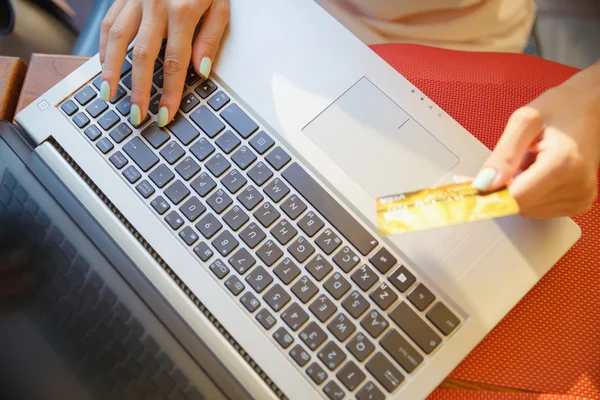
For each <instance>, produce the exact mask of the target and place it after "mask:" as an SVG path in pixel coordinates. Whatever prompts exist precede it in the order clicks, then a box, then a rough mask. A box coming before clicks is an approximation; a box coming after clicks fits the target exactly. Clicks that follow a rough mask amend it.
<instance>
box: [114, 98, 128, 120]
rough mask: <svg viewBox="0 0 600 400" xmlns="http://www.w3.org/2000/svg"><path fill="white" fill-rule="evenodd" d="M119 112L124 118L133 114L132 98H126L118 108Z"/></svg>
mask: <svg viewBox="0 0 600 400" xmlns="http://www.w3.org/2000/svg"><path fill="white" fill-rule="evenodd" d="M116 109H117V111H118V112H119V113H120V114H121V115H122V116H124V117H126V116H128V115H129V113H130V112H131V96H127V97H125V98H124V99H123V100H121V102H120V103H119V104H117V107H116Z"/></svg>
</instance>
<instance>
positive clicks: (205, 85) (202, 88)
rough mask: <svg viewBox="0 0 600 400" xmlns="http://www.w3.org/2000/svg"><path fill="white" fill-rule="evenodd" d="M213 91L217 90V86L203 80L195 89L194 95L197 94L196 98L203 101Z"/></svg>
mask: <svg viewBox="0 0 600 400" xmlns="http://www.w3.org/2000/svg"><path fill="white" fill-rule="evenodd" d="M215 90H217V85H215V83H214V82H213V81H211V80H210V79H207V80H205V81H204V82H202V83H201V84H200V85H198V87H196V93H198V96H200V97H202V98H203V99H206V98H207V97H208V96H210V95H211V94H213V93H214V91H215Z"/></svg>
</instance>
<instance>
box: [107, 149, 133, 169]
mask: <svg viewBox="0 0 600 400" xmlns="http://www.w3.org/2000/svg"><path fill="white" fill-rule="evenodd" d="M109 160H110V162H111V163H112V165H114V166H115V168H117V169H121V168H123V167H124V166H126V165H127V163H129V160H127V158H125V156H124V155H123V153H121V152H120V151H116V152H115V153H113V155H112V156H110V158H109Z"/></svg>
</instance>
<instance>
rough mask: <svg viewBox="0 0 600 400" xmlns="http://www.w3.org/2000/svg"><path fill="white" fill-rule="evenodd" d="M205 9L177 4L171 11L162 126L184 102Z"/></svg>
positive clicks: (164, 72) (161, 113)
mask: <svg viewBox="0 0 600 400" xmlns="http://www.w3.org/2000/svg"><path fill="white" fill-rule="evenodd" d="M204 11H205V10H204V9H202V7H200V9H195V10H194V11H193V12H192V13H190V11H189V10H188V9H187V8H186V7H182V8H178V6H175V7H174V8H171V9H170V10H169V32H168V38H167V47H166V49H165V59H164V64H163V74H164V87H163V91H162V95H161V98H160V111H159V112H158V126H160V127H163V126H165V125H167V124H168V123H169V122H170V121H171V120H172V119H173V117H174V116H175V113H176V112H177V109H178V108H179V104H180V103H181V94H182V93H183V86H184V83H185V77H186V74H187V69H188V67H189V65H190V58H191V55H192V40H193V36H194V28H195V27H196V25H197V24H198V20H199V19H200V15H202V14H201V13H202V12H204Z"/></svg>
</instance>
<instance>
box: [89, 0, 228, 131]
mask: <svg viewBox="0 0 600 400" xmlns="http://www.w3.org/2000/svg"><path fill="white" fill-rule="evenodd" d="M201 18H202V26H201V28H200V31H199V33H198V35H197V36H196V38H195V39H194V33H195V30H196V27H197V25H198V23H199V22H200V19H201ZM228 22H229V0H115V2H114V4H113V5H112V7H111V8H110V10H109V11H108V13H107V14H106V17H105V18H104V20H103V21H102V29H101V35H100V62H101V63H102V64H103V67H102V85H101V88H100V94H101V97H102V99H103V100H104V101H108V100H109V99H111V98H113V97H114V96H115V95H116V91H117V85H118V84H119V80H120V74H121V68H122V66H123V61H124V60H125V55H126V54H127V47H128V46H129V44H130V43H131V41H132V40H133V39H134V38H135V37H136V35H137V38H136V42H135V46H134V49H133V54H132V60H133V76H132V78H133V79H132V87H131V114H130V117H129V118H130V121H131V123H132V124H133V125H139V123H140V122H141V121H143V120H144V118H145V117H146V114H147V110H148V105H149V103H150V88H151V85H152V77H153V74H154V61H155V60H156V58H157V57H158V54H159V52H160V49H161V45H162V40H163V38H165V37H166V38H167V47H166V51H165V57H164V86H163V92H162V97H161V99H160V106H159V113H158V124H159V125H160V126H161V127H162V126H165V125H166V124H168V123H169V122H170V121H171V120H172V119H173V117H174V116H175V113H176V112H177V109H178V108H179V104H180V102H181V97H182V93H183V87H184V82H185V78H186V73H187V70H188V66H189V63H190V59H191V61H192V64H193V66H194V68H195V70H196V71H198V73H199V74H200V75H201V76H202V77H204V78H206V77H208V75H209V73H210V69H211V65H212V61H213V60H214V58H215V56H216V54H217V50H218V48H219V44H220V42H221V38H222V36H223V32H224V30H225V27H226V26H227V23H228Z"/></svg>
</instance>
